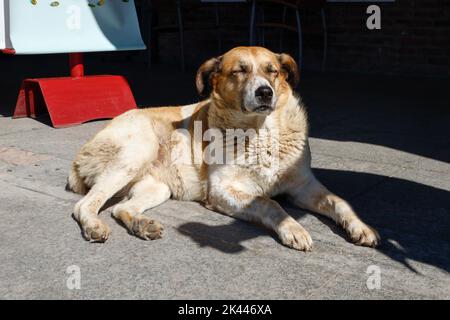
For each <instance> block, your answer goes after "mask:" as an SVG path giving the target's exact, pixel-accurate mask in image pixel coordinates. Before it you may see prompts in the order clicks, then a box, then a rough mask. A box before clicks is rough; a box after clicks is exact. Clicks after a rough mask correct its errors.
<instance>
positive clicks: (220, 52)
mask: <svg viewBox="0 0 450 320" xmlns="http://www.w3.org/2000/svg"><path fill="white" fill-rule="evenodd" d="M215 13H216V28H217V49H218V51H219V53H218V54H219V55H220V54H222V36H221V33H220V11H219V4H217V3H216V5H215Z"/></svg>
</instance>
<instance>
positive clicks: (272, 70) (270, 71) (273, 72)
mask: <svg viewBox="0 0 450 320" xmlns="http://www.w3.org/2000/svg"><path fill="white" fill-rule="evenodd" d="M267 72H268V73H270V74H272V75H277V74H278V70H275V69H269V70H267Z"/></svg>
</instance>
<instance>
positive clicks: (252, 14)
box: [250, 0, 256, 46]
mask: <svg viewBox="0 0 450 320" xmlns="http://www.w3.org/2000/svg"><path fill="white" fill-rule="evenodd" d="M255 19H256V0H252V2H251V5H250V45H251V46H254V45H255Z"/></svg>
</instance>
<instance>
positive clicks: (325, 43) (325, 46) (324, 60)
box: [320, 8, 328, 71]
mask: <svg viewBox="0 0 450 320" xmlns="http://www.w3.org/2000/svg"><path fill="white" fill-rule="evenodd" d="M320 14H321V16H322V27H323V56H322V71H325V67H326V63H327V49H328V31H327V21H326V15H325V9H323V8H322V9H321V11H320Z"/></svg>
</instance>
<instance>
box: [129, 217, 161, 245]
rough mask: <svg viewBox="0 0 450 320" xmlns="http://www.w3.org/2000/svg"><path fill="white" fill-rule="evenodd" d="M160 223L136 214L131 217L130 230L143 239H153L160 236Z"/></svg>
mask: <svg viewBox="0 0 450 320" xmlns="http://www.w3.org/2000/svg"><path fill="white" fill-rule="evenodd" d="M163 229H164V228H163V227H162V225H161V224H160V223H159V222H157V221H155V220H152V219H150V218H149V217H146V216H143V215H138V216H136V217H134V218H133V221H132V227H131V231H132V232H133V234H134V235H136V236H138V237H139V238H142V239H144V240H155V239H160V238H161V237H162V230H163Z"/></svg>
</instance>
